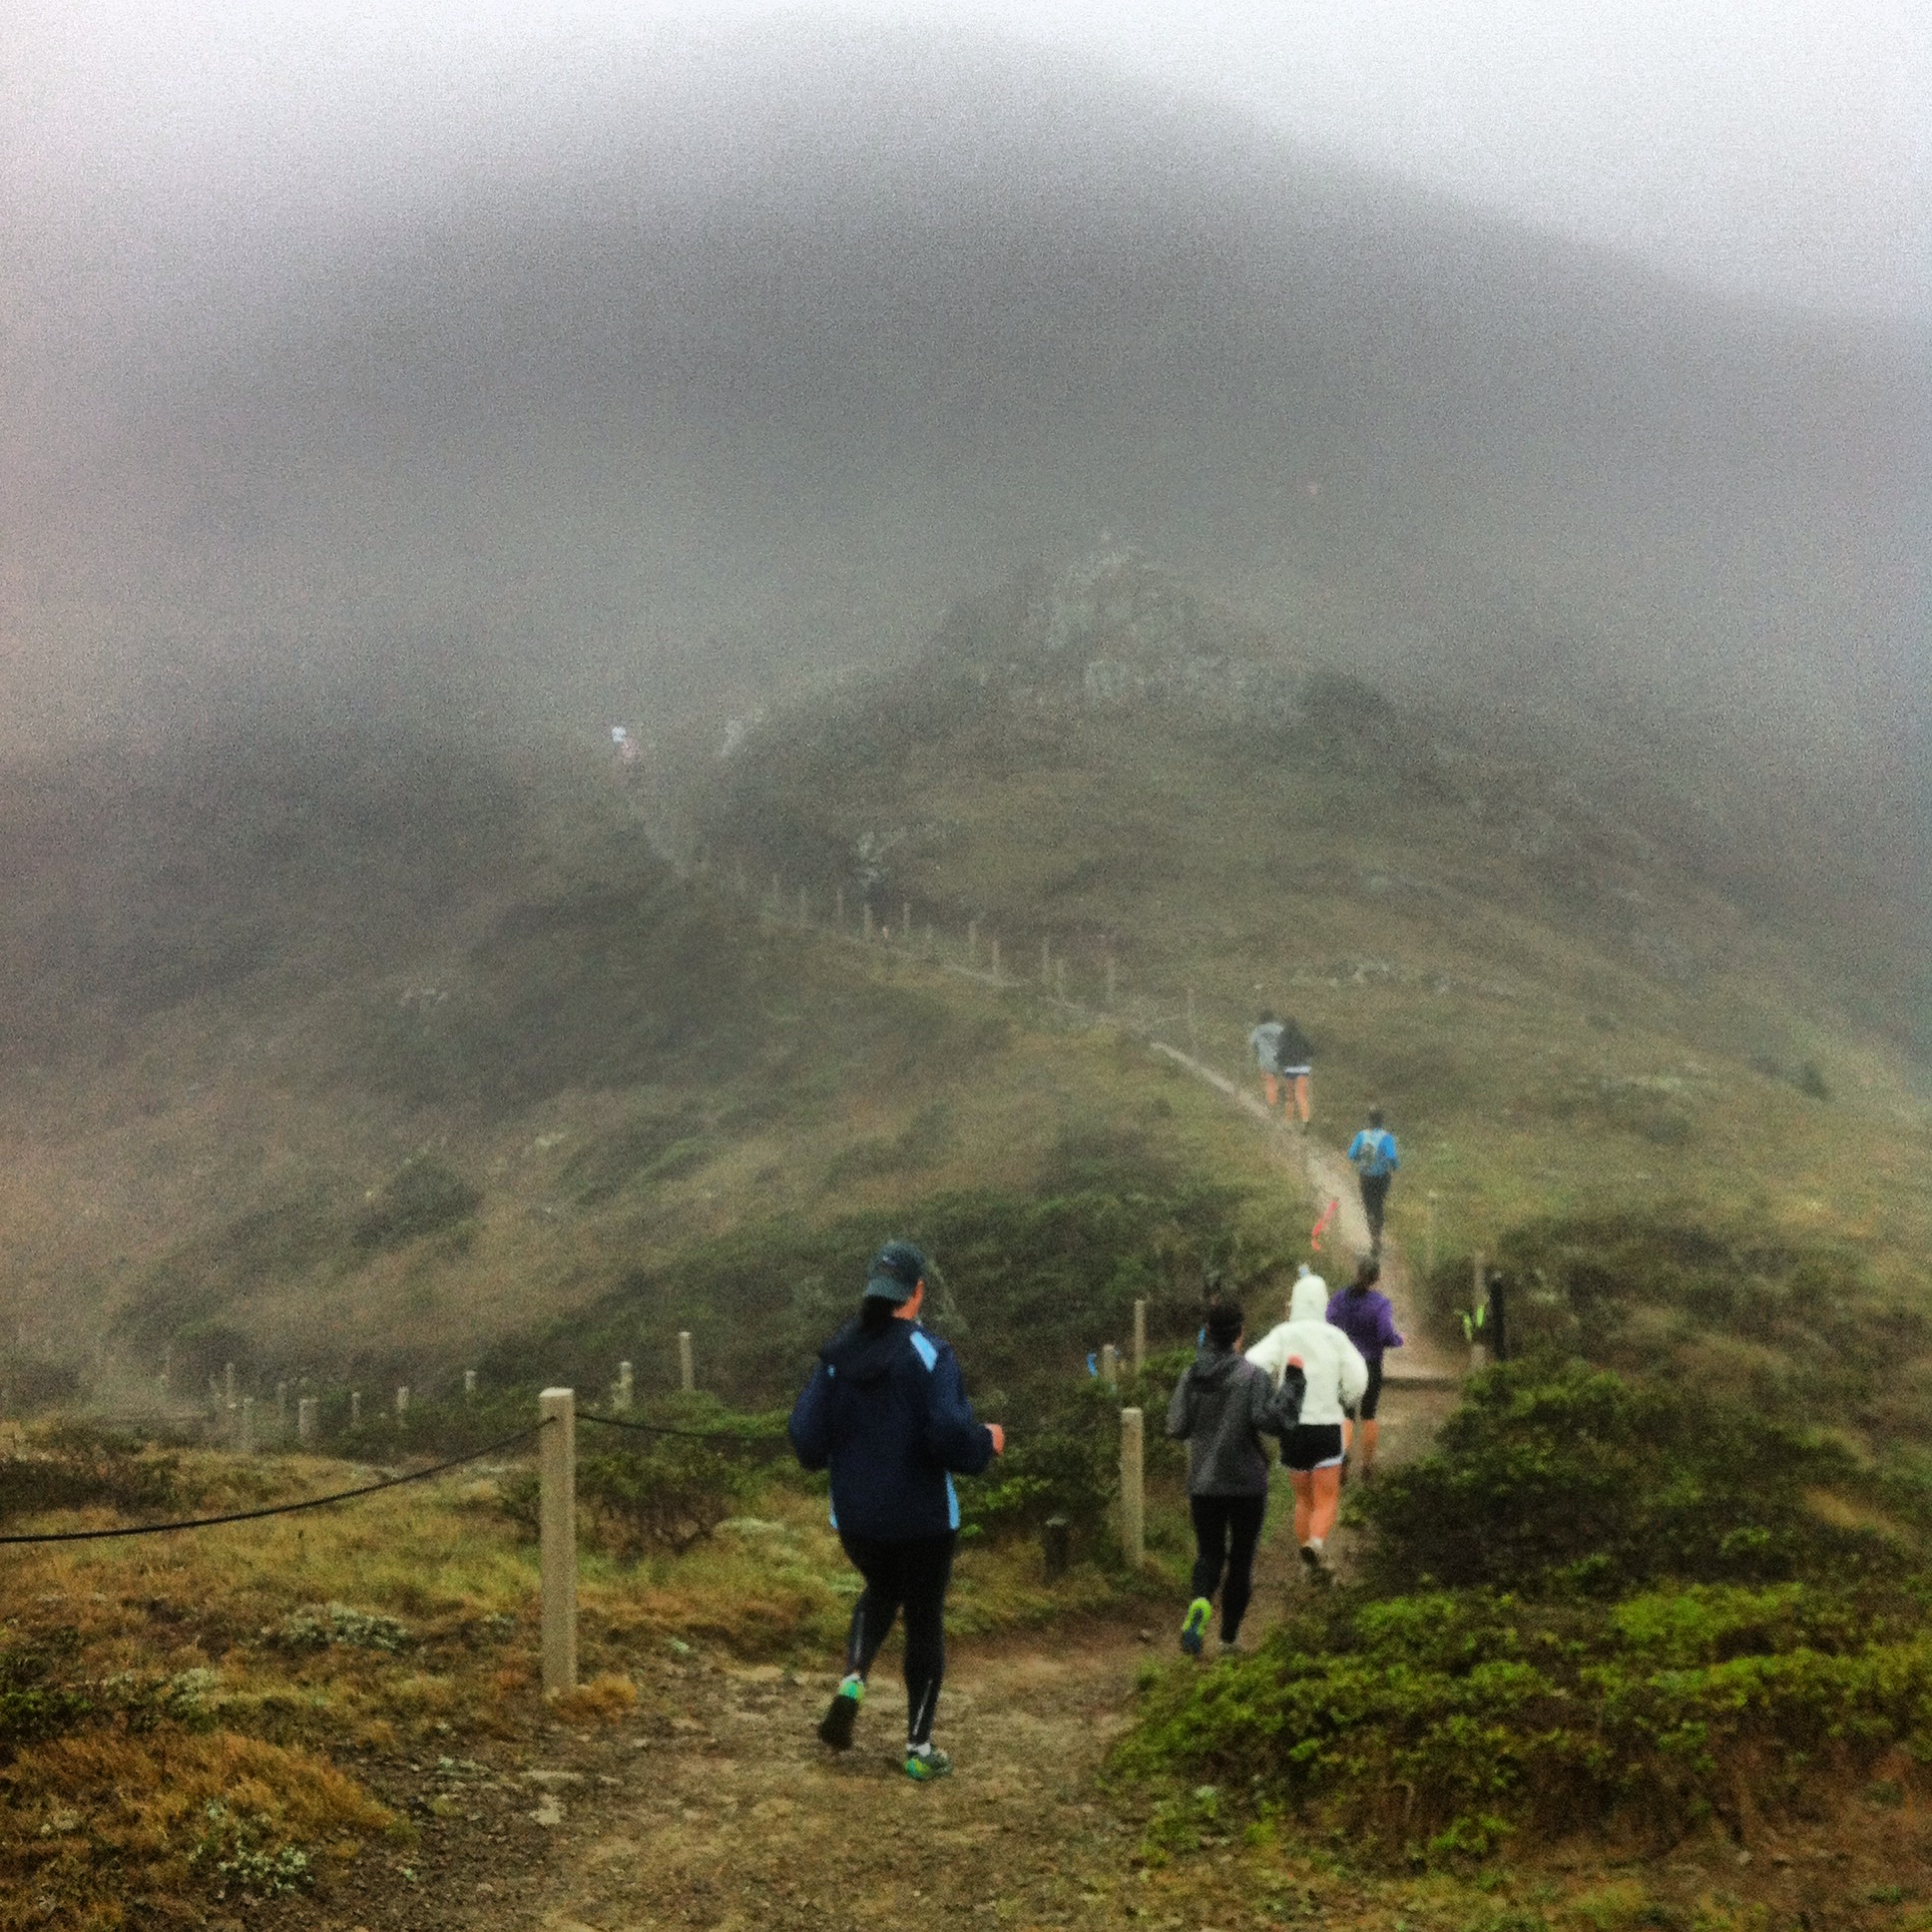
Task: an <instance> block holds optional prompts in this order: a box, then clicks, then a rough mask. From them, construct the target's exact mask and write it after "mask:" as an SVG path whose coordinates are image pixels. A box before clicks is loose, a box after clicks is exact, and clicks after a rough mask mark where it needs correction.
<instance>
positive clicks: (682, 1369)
mask: <svg viewBox="0 0 1932 1932" xmlns="http://www.w3.org/2000/svg"><path fill="white" fill-rule="evenodd" d="M678 1386H679V1387H680V1388H681V1389H683V1390H684V1392H685V1393H686V1394H687V1395H690V1394H691V1393H692V1391H693V1390H694V1389H696V1388H697V1386H698V1365H697V1363H696V1362H695V1361H694V1360H693V1359H692V1353H691V1330H690V1329H689V1328H680V1329H679V1330H678Z"/></svg>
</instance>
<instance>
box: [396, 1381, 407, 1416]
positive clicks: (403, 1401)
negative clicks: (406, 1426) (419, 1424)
mask: <svg viewBox="0 0 1932 1932" xmlns="http://www.w3.org/2000/svg"><path fill="white" fill-rule="evenodd" d="M408 1413H409V1389H408V1385H407V1384H406V1383H405V1384H404V1385H403V1386H402V1387H401V1388H399V1389H397V1390H396V1420H397V1421H398V1422H400V1421H401V1420H402V1418H403V1417H404V1416H405V1415H407V1414H408Z"/></svg>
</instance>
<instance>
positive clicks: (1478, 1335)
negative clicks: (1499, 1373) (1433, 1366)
mask: <svg viewBox="0 0 1932 1932" xmlns="http://www.w3.org/2000/svg"><path fill="white" fill-rule="evenodd" d="M1488 1271H1489V1266H1488V1260H1487V1258H1486V1257H1485V1255H1484V1253H1483V1250H1482V1249H1481V1248H1480V1247H1479V1248H1478V1249H1477V1250H1476V1252H1475V1253H1474V1254H1473V1255H1472V1256H1471V1257H1470V1262H1469V1312H1470V1314H1471V1315H1472V1316H1474V1318H1475V1332H1474V1333H1473V1334H1472V1335H1471V1336H1470V1338H1469V1368H1470V1372H1471V1373H1472V1374H1474V1373H1476V1372H1477V1371H1478V1370H1480V1369H1485V1368H1487V1367H1488V1366H1489V1340H1488V1337H1487V1336H1486V1335H1485V1334H1484V1332H1483V1315H1484V1312H1485V1304H1486V1303H1487V1301H1488V1299H1489V1289H1488V1283H1487V1276H1488Z"/></svg>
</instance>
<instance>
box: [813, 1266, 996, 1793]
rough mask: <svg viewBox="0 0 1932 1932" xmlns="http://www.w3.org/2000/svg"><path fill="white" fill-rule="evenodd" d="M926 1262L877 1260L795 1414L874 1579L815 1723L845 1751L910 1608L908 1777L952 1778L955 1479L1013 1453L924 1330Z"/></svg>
mask: <svg viewBox="0 0 1932 1932" xmlns="http://www.w3.org/2000/svg"><path fill="white" fill-rule="evenodd" d="M925 1299H926V1257H925V1256H924V1255H923V1254H922V1253H920V1251H919V1250H918V1249H917V1248H916V1247H914V1246H913V1245H912V1243H911V1242H910V1241H888V1242H887V1243H886V1244H885V1246H884V1247H882V1248H881V1249H880V1250H879V1252H878V1253H877V1254H876V1255H875V1256H874V1257H873V1259H872V1265H871V1267H870V1269H869V1270H868V1279H867V1280H866V1283H865V1295H864V1299H863V1300H862V1301H861V1302H860V1303H859V1312H858V1314H857V1315H856V1317H855V1318H854V1319H852V1320H851V1321H848V1322H847V1323H846V1324H845V1326H844V1327H843V1328H841V1329H840V1330H839V1331H838V1333H837V1334H836V1335H834V1336H833V1337H832V1339H831V1340H830V1341H828V1342H827V1343H826V1344H825V1346H824V1347H823V1348H821V1349H820V1350H819V1351H818V1366H817V1368H816V1369H815V1370H813V1372H812V1378H811V1380H810V1381H809V1382H808V1383H807V1384H806V1385H805V1391H804V1393H803V1394H802V1395H800V1396H799V1398H798V1400H797V1403H796V1405H795V1406H794V1407H793V1409H792V1411H791V1421H790V1424H789V1433H790V1436H791V1446H792V1448H793V1449H794V1450H795V1451H796V1453H797V1456H798V1460H799V1461H800V1462H801V1463H803V1464H804V1466H805V1467H806V1468H807V1469H829V1470H830V1471H831V1476H832V1526H833V1527H834V1528H835V1529H836V1530H837V1531H838V1540H839V1542H840V1543H842V1544H843V1545H844V1546H845V1554H846V1555H847V1556H848V1557H850V1558H851V1560H852V1563H853V1565H854V1567H855V1568H856V1569H857V1570H858V1572H859V1574H860V1575H861V1576H862V1577H863V1578H864V1579H865V1589H864V1591H863V1593H862V1594H861V1595H860V1597H859V1600H858V1602H857V1604H855V1605H854V1606H853V1609H852V1626H851V1631H850V1634H849V1635H848V1637H847V1639H846V1644H845V1680H844V1682H843V1683H842V1684H841V1685H840V1686H839V1687H838V1691H837V1694H836V1695H834V1696H833V1698H832V1701H831V1706H830V1708H829V1709H827V1711H826V1712H825V1715H824V1717H823V1719H822V1720H821V1722H820V1723H819V1726H818V1734H819V1736H820V1737H821V1738H823V1740H824V1741H825V1742H826V1743H827V1744H829V1745H830V1746H831V1747H832V1749H834V1750H845V1749H848V1748H849V1747H850V1745H851V1741H852V1731H853V1727H854V1725H855V1724H856V1722H857V1719H858V1708H859V1704H860V1702H861V1701H862V1700H863V1698H864V1696H865V1679H866V1674H867V1673H868V1672H869V1671H870V1670H871V1668H872V1660H873V1658H874V1657H876V1656H877V1655H878V1649H879V1646H880V1645H881V1644H883V1643H884V1642H885V1637H886V1633H887V1632H888V1631H889V1630H890V1629H891V1628H892V1620H893V1618H894V1617H895V1616H897V1615H898V1613H899V1611H900V1609H901V1608H902V1607H903V1609H904V1611H905V1625H906V1634H905V1686H906V1753H905V1770H906V1775H907V1776H908V1777H911V1778H916V1779H920V1780H924V1779H927V1778H934V1777H943V1776H944V1775H945V1774H946V1773H947V1772H948V1771H949V1770H951V1769H952V1760H951V1758H949V1757H948V1756H947V1755H946V1753H945V1752H944V1751H942V1750H937V1749H935V1748H934V1747H933V1742H932V1723H933V1716H934V1714H935V1712H936V1711H937V1709H938V1704H939V1686H940V1682H941V1680H942V1679H943V1678H944V1676H945V1671H946V1631H945V1609H946V1586H947V1584H948V1583H949V1582H950V1581H951V1578H952V1567H953V1547H954V1545H955V1544H956V1543H957V1542H958V1540H959V1498H958V1496H957V1495H956V1494H955V1493H954V1491H953V1477H954V1475H955V1474H957V1475H961V1476H977V1475H978V1474H979V1473H980V1472H981V1471H982V1470H983V1469H985V1468H986V1466H987V1464H988V1463H990V1462H991V1461H992V1460H993V1458H994V1457H995V1456H997V1455H999V1454H1000V1453H1001V1452H1002V1451H1003V1450H1004V1449H1005V1447H1006V1434H1005V1431H1004V1430H1003V1429H1001V1427H1000V1425H999V1424H998V1423H997V1422H995V1423H984V1422H980V1421H978V1420H976V1419H975V1417H974V1415H973V1410H972V1405H971V1404H970V1403H969V1402H968V1401H967V1400H966V1391H965V1388H964V1386H963V1384H962V1383H961V1380H960V1374H959V1362H958V1358H957V1357H956V1356H955V1355H954V1354H953V1351H952V1346H951V1344H950V1343H948V1342H944V1341H941V1340H940V1339H939V1337H938V1336H936V1335H929V1334H927V1333H926V1331H925V1330H924V1329H923V1328H922V1327H920V1325H919V1311H920V1309H921V1308H922V1307H924V1305H925Z"/></svg>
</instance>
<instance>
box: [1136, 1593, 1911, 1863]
mask: <svg viewBox="0 0 1932 1932" xmlns="http://www.w3.org/2000/svg"><path fill="white" fill-rule="evenodd" d="M1899 1746H1903V1747H1904V1748H1905V1749H1906V1750H1908V1751H1909V1752H1911V1753H1912V1754H1913V1755H1914V1756H1915V1757H1917V1758H1919V1759H1920V1760H1921V1761H1923V1760H1925V1759H1926V1758H1927V1757H1932V1631H1928V1630H1927V1629H1926V1627H1925V1625H1924V1623H1923V1621H1922V1617H1921V1614H1920V1612H1919V1611H1918V1610H1917V1608H1916V1607H1915V1606H1911V1605H1909V1604H1907V1605H1904V1606H1902V1607H1900V1608H1898V1609H1896V1611H1895V1613H1894V1614H1893V1615H1891V1616H1889V1617H1886V1616H1881V1617H1879V1618H1877V1619H1876V1620H1872V1619H1871V1618H1869V1617H1868V1616H1867V1614H1865V1612H1863V1611H1861V1610H1858V1609H1855V1608H1854V1607H1852V1606H1850V1605H1848V1604H1847V1603H1846V1602H1845V1601H1844V1600H1843V1599H1840V1598H1837V1597H1834V1596H1832V1595H1830V1594H1828V1593H1820V1592H1818V1591H1816V1590H1815V1588H1814V1587H1812V1586H1809V1585H1786V1586H1782V1587H1779V1588H1776V1589H1772V1590H1769V1591H1749V1590H1741V1589H1737V1588H1735V1587H1731V1586H1723V1585H1717V1586H1692V1587H1691V1588H1688V1589H1680V1588H1676V1587H1671V1588H1667V1589H1664V1590H1661V1591H1656V1592H1651V1593H1646V1594H1644V1595H1642V1596H1640V1597H1637V1598H1634V1599H1631V1600H1629V1601H1627V1602H1626V1603H1625V1604H1623V1605H1621V1606H1620V1607H1619V1608H1618V1609H1617V1610H1616V1611H1615V1612H1614V1613H1610V1614H1606V1612H1605V1611H1604V1610H1603V1609H1602V1608H1601V1607H1599V1606H1596V1605H1592V1604H1588V1603H1568V1604H1552V1603H1545V1604H1527V1603H1525V1602H1523V1601H1522V1600H1520V1599H1517V1598H1513V1597H1510V1596H1508V1595H1505V1594H1499V1593H1495V1592H1489V1591H1468V1592H1457V1593H1448V1592H1440V1593H1430V1594H1426V1595H1416V1596H1410V1597H1402V1598H1395V1599H1391V1600H1387V1601H1383V1602H1380V1603H1366V1602H1362V1601H1360V1600H1344V1601H1342V1602H1339V1603H1337V1604H1336V1605H1334V1606H1332V1607H1331V1608H1329V1609H1328V1610H1327V1611H1326V1612H1325V1613H1307V1614H1304V1615H1303V1616H1302V1617H1300V1618H1299V1619H1297V1620H1295V1621H1294V1622H1291V1623H1289V1624H1287V1625H1284V1626H1282V1627H1280V1628H1278V1629H1277V1630H1275V1631H1273V1632H1271V1633H1270V1634H1269V1636H1268V1637H1267V1638H1266V1639H1265V1640H1264V1642H1263V1643H1262V1645H1261V1647H1260V1648H1259V1650H1258V1651H1257V1652H1256V1653H1255V1654H1254V1655H1253V1656H1252V1657H1250V1658H1245V1659H1241V1660H1239V1661H1237V1662H1234V1663H1230V1664H1228V1665H1225V1666H1223V1667H1222V1668H1220V1669H1219V1670H1216V1671H1213V1672H1211V1673H1207V1674H1203V1673H1201V1672H1199V1671H1184V1672H1175V1673H1170V1674H1167V1675H1164V1676H1162V1677H1161V1678H1159V1679H1158V1680H1157V1681H1156V1683H1155V1684H1154V1686H1153V1687H1152V1689H1151V1691H1150V1692H1149V1694H1148V1697H1147V1700H1146V1704H1145V1708H1144V1711H1143V1716H1142V1720H1141V1723H1140V1726H1139V1728H1138V1730H1137V1731H1136V1733H1135V1734H1134V1735H1133V1736H1132V1737H1131V1738H1130V1740H1129V1741H1128V1743H1127V1744H1126V1745H1125V1746H1124V1747H1123V1749H1122V1751H1121V1752H1120V1753H1119V1756H1118V1760H1117V1761H1118V1764H1119V1767H1120V1768H1121V1769H1123V1770H1124V1771H1126V1772H1128V1773H1130V1774H1141V1775H1150V1774H1151V1775H1154V1776H1156V1777H1157V1778H1159V1779H1160V1780H1161V1781H1163V1782H1164V1783H1167V1784H1170V1785H1173V1786H1175V1787H1177V1788H1178V1787H1180V1786H1182V1785H1184V1784H1200V1783H1203V1782H1213V1783H1216V1784H1219V1785H1224V1786H1229V1787H1231V1788H1232V1789H1234V1790H1235V1791H1238V1792H1245V1793H1246V1794H1247V1796H1248V1798H1249V1799H1250V1800H1260V1801H1263V1802H1273V1803H1281V1804H1286V1805H1288V1806H1290V1807H1291V1808H1293V1809H1294V1810H1296V1811H1297V1812H1298V1813H1300V1814H1301V1815H1303V1816H1307V1817H1310V1818H1314V1819H1317V1820H1319V1821H1322V1822H1326V1823H1328V1824H1331V1825H1334V1826H1338V1827H1340V1828H1342V1829H1344V1830H1345V1831H1347V1832H1349V1833H1351V1834H1354V1835H1357V1836H1359V1837H1361V1838H1363V1839H1364V1840H1366V1841H1367V1842H1369V1843H1372V1844H1373V1845H1375V1846H1377V1847H1379V1848H1380V1849H1381V1850H1383V1851H1385V1852H1388V1853H1393V1854H1396V1855H1400V1856H1406V1857H1408V1858H1411V1859H1415V1860H1422V1861H1443V1860H1452V1859H1456V1858H1459V1857H1464V1856H1471V1855H1475V1856H1480V1855H1484V1854H1486V1853H1487V1852H1489V1851H1491V1850H1493V1849H1494V1848H1495V1847H1496V1846H1497V1844H1498V1843H1499V1842H1501V1840H1502V1839H1503V1837H1504V1836H1505V1835H1506V1834H1508V1833H1511V1832H1515V1831H1526V1832H1532V1833H1535V1834H1537V1835H1541V1836H1557V1835H1562V1834H1564V1833H1567V1832H1571V1831H1574V1830H1577V1829H1579V1828H1581V1827H1588V1826H1601V1825H1604V1824H1606V1823H1611V1824H1616V1825H1618V1826H1620V1827H1622V1828H1624V1829H1626V1830H1628V1831H1630V1832H1633V1833H1635V1834H1637V1835H1639V1836H1642V1837H1644V1838H1648V1839H1650V1840H1652V1841H1653V1842H1657V1841H1664V1842H1669V1841H1671V1840H1673V1839H1675V1838H1677V1837H1679V1836H1682V1835H1683V1834H1684V1833H1685V1832H1686V1831H1688V1830H1689V1829H1691V1827H1692V1826H1694V1825H1696V1824H1698V1823H1700V1822H1702V1821H1704V1820H1706V1819H1709V1818H1712V1817H1715V1818H1717V1819H1719V1820H1721V1821H1723V1822H1725V1823H1726V1824H1731V1825H1735V1824H1738V1823H1741V1822H1742V1821H1743V1820H1745V1819H1746V1818H1748V1817H1753V1816H1760V1815H1764V1814H1767V1813H1768V1814H1778V1813H1802V1812H1806V1811H1811V1810H1815V1809H1817V1808H1819V1807H1820V1806H1821V1805H1822V1804H1824V1803H1825V1802H1827V1801H1828V1799H1829V1795H1830V1793H1831V1791H1832V1790H1833V1789H1834V1788H1835V1786H1836V1785H1837V1784H1838V1783H1839V1782H1840V1781H1841V1780H1842V1779H1843V1778H1845V1777H1847V1776H1857V1775H1861V1774H1863V1773H1864V1772H1865V1771H1866V1770H1867V1768H1868V1767H1869V1766H1870V1765H1872V1764H1874V1763H1876V1762H1877V1761H1878V1759H1880V1758H1881V1757H1883V1756H1885V1755H1886V1754H1887V1753H1888V1752H1890V1751H1892V1750H1893V1749H1895V1748H1896V1747H1899Z"/></svg>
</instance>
